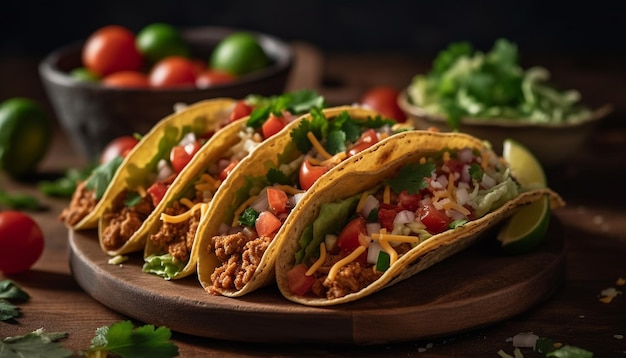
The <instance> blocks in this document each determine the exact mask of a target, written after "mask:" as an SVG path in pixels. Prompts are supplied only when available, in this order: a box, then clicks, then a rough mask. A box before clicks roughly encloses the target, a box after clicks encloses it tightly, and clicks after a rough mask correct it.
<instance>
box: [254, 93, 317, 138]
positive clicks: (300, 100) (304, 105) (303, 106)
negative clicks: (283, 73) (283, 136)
mask: <svg viewBox="0 0 626 358" xmlns="http://www.w3.org/2000/svg"><path fill="white" fill-rule="evenodd" d="M246 102H247V103H248V104H251V105H252V106H254V110H253V111H252V113H250V117H249V119H248V121H247V122H246V125H247V126H248V127H251V128H255V129H257V128H260V127H261V126H262V125H263V123H264V122H265V120H266V119H267V118H268V117H269V115H270V114H271V113H273V114H275V115H280V114H281V112H282V111H288V112H290V113H291V114H302V113H306V112H308V111H309V110H311V109H312V108H325V107H326V100H325V99H324V97H322V96H320V95H319V94H317V92H315V91H312V90H300V91H294V92H288V93H283V94H281V95H278V96H271V97H263V96H259V95H250V96H248V97H246Z"/></svg>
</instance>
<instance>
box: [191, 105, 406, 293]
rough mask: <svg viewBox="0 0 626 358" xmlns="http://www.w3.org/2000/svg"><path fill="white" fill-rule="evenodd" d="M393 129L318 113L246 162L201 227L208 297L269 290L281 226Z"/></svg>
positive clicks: (362, 115) (363, 118)
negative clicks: (320, 183)
mask: <svg viewBox="0 0 626 358" xmlns="http://www.w3.org/2000/svg"><path fill="white" fill-rule="evenodd" d="M395 125H396V123H395V121H394V120H390V119H384V118H382V117H381V116H380V115H379V114H378V113H377V112H374V111H371V110H367V109H363V108H358V107H350V106H343V107H334V108H328V109H325V110H319V109H316V108H314V109H312V110H311V112H310V113H309V114H307V115H304V116H302V117H300V119H299V120H298V121H297V122H293V123H291V124H289V125H288V126H287V127H286V128H285V129H284V130H283V131H281V132H280V133H279V134H278V135H277V136H276V137H275V138H273V139H272V140H271V141H267V142H266V143H263V144H262V145H260V146H259V147H258V148H257V149H256V150H255V151H254V152H253V153H251V154H250V155H249V156H248V157H246V158H245V159H244V160H243V161H242V162H241V164H240V167H239V168H238V170H237V171H236V172H234V173H232V174H231V176H230V177H229V178H228V180H227V181H226V182H225V183H224V184H223V185H222V186H221V187H220V188H219V189H218V192H217V193H216V196H215V198H214V200H213V201H212V202H211V206H210V209H209V214H208V215H207V216H206V217H205V218H204V220H203V221H202V222H201V223H200V225H201V229H200V232H199V234H198V237H199V238H200V240H198V245H199V247H198V267H197V269H198V278H199V280H200V283H201V284H202V286H203V287H204V288H205V290H207V292H209V293H210V294H215V295H224V296H230V297H237V296H242V295H244V294H246V293H248V292H251V291H253V290H255V289H257V288H259V287H262V286H265V285H267V284H269V283H271V282H272V281H273V279H274V261H275V260H276V253H277V252H276V250H275V247H276V246H277V243H278V242H279V241H280V240H281V239H282V237H283V236H284V235H285V234H286V232H285V231H284V230H283V227H284V223H285V222H287V221H289V220H290V217H291V215H290V212H291V211H292V210H293V208H294V207H296V206H297V203H298V202H299V201H300V200H301V199H302V197H303V196H304V195H305V193H306V191H307V190H308V189H309V187H310V186H311V185H312V184H313V183H314V182H315V181H316V180H317V178H319V177H320V176H321V175H323V174H324V173H326V172H328V171H329V170H330V169H331V168H332V167H334V166H336V165H337V164H339V163H340V162H341V161H343V160H344V159H345V158H347V157H349V156H350V155H355V154H357V153H358V152H359V151H360V150H364V149H365V148H367V147H369V146H371V145H374V144H375V143H376V142H378V141H380V140H381V139H383V138H385V137H387V136H389V135H392V134H393V133H394V131H395V130H397V128H396V127H395Z"/></svg>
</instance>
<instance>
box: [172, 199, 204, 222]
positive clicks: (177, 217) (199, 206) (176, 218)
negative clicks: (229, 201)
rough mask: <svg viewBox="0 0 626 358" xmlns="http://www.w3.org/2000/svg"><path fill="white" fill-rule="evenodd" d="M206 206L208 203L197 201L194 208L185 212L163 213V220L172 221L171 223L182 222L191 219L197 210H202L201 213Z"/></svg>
mask: <svg viewBox="0 0 626 358" xmlns="http://www.w3.org/2000/svg"><path fill="white" fill-rule="evenodd" d="M204 206H207V204H206V203H197V204H195V205H194V206H193V207H192V208H190V209H189V210H187V211H185V212H184V213H182V214H179V215H168V214H165V213H161V221H163V222H164V223H170V224H178V223H181V222H183V221H185V220H189V218H190V217H191V215H192V214H193V213H194V212H195V211H196V210H200V213H203V207H204Z"/></svg>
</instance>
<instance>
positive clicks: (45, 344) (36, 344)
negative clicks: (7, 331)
mask: <svg viewBox="0 0 626 358" xmlns="http://www.w3.org/2000/svg"><path fill="white" fill-rule="evenodd" d="M66 337H67V333H64V332H56V333H46V332H45V331H44V329H43V328H40V329H38V330H36V331H33V332H31V333H28V334H26V335H24V336H15V337H7V338H5V339H3V340H2V341H0V355H1V356H2V357H46V358H66V357H71V356H72V355H73V353H72V351H71V350H69V349H66V348H63V347H62V346H61V345H60V343H57V341H59V340H61V339H64V338H66Z"/></svg>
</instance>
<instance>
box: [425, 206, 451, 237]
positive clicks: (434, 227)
mask: <svg viewBox="0 0 626 358" xmlns="http://www.w3.org/2000/svg"><path fill="white" fill-rule="evenodd" d="M417 216H418V217H419V219H420V220H421V221H422V223H423V224H424V225H426V230H427V231H428V232H429V233H431V234H433V235H434V234H439V233H440V232H444V231H446V230H448V228H449V225H450V223H451V222H452V219H451V218H449V217H448V216H447V215H446V214H445V213H444V212H442V211H439V210H437V208H435V206H434V205H433V204H428V205H425V206H422V207H421V208H419V209H418V211H417Z"/></svg>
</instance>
